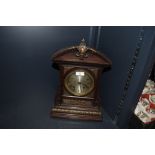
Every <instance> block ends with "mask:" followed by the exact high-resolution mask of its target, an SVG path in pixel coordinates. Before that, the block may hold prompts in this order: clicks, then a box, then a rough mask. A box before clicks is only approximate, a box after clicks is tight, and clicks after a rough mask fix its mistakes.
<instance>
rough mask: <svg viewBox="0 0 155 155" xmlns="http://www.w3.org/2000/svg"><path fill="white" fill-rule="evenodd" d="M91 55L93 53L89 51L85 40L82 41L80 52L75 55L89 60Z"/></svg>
mask: <svg viewBox="0 0 155 155" xmlns="http://www.w3.org/2000/svg"><path fill="white" fill-rule="evenodd" d="M89 54H92V52H90V51H88V48H87V46H86V43H85V40H84V39H82V40H81V43H80V45H79V46H78V51H77V52H76V53H75V55H76V56H77V57H79V58H80V59H83V58H87V57H88V56H89Z"/></svg>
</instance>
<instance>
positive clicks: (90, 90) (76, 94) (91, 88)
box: [64, 69, 95, 97]
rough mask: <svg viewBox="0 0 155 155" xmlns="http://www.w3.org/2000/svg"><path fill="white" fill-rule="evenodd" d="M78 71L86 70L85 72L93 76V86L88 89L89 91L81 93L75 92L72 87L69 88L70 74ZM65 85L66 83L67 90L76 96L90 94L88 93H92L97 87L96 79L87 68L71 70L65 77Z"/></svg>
mask: <svg viewBox="0 0 155 155" xmlns="http://www.w3.org/2000/svg"><path fill="white" fill-rule="evenodd" d="M77 71H80V72H81V71H82V72H85V73H86V74H87V75H88V76H89V77H90V78H91V80H92V81H93V82H92V84H91V87H90V88H89V89H88V91H86V92H84V93H81V94H79V93H75V92H73V91H71V90H70V88H69V87H68V85H67V82H66V81H67V79H68V78H69V76H70V75H72V74H73V73H75V72H77ZM64 85H65V88H66V90H67V91H68V92H69V93H70V94H72V95H74V96H79V97H82V96H86V95H88V94H90V93H91V92H92V90H93V89H94V88H95V80H94V77H93V75H92V74H91V73H90V72H89V71H87V70H86V69H74V70H71V71H70V72H69V73H68V74H67V75H66V76H65V78H64Z"/></svg>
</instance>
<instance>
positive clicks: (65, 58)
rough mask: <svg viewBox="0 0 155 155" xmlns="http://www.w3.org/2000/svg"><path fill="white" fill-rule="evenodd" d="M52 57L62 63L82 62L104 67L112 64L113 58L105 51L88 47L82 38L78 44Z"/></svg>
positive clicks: (54, 60) (55, 61)
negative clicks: (110, 58) (105, 53)
mask: <svg viewBox="0 0 155 155" xmlns="http://www.w3.org/2000/svg"><path fill="white" fill-rule="evenodd" d="M51 59H52V61H53V62H54V63H61V64H62V63H64V64H65V63H72V64H78V63H80V64H85V65H92V66H93V65H94V66H102V67H104V68H106V67H110V66H111V65H112V62H111V60H109V59H108V58H107V57H106V56H105V55H104V54H103V53H101V52H99V51H97V50H95V49H93V48H90V47H87V46H86V43H85V41H84V40H82V41H81V43H80V45H78V46H72V47H68V48H65V49H61V50H59V51H57V52H55V53H54V55H53V56H52V57H51Z"/></svg>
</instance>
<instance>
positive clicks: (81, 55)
mask: <svg viewBox="0 0 155 155" xmlns="http://www.w3.org/2000/svg"><path fill="white" fill-rule="evenodd" d="M51 59H52V61H53V66H54V68H56V69H58V70H59V71H60V85H59V87H58V90H57V93H56V97H55V104H54V107H52V109H51V112H50V115H51V116H52V117H60V118H68V119H78V120H96V121H101V120H102V104H101V99H100V94H99V84H100V83H99V82H100V77H101V73H102V72H103V71H104V69H107V68H109V67H110V66H111V65H112V62H111V60H110V59H108V58H107V57H106V56H105V55H104V54H102V53H100V52H98V51H96V50H95V49H93V48H90V47H87V46H86V44H85V42H84V40H82V42H81V43H80V45H79V46H72V47H69V48H65V49H62V50H60V51H57V52H55V53H54V54H53V56H52V58H51ZM75 70H78V71H79V70H82V71H86V72H89V74H90V75H91V76H92V77H93V79H94V87H93V89H92V90H91V92H89V93H88V94H86V95H84V96H77V95H73V94H72V93H70V92H68V91H67V89H66V88H65V77H66V76H67V75H68V74H69V73H71V72H72V71H75Z"/></svg>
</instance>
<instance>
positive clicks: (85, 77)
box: [65, 70, 94, 96]
mask: <svg viewBox="0 0 155 155" xmlns="http://www.w3.org/2000/svg"><path fill="white" fill-rule="evenodd" d="M65 87H66V89H67V90H68V92H69V93H71V94H73V95H75V96H85V95H87V94H89V93H90V92H91V91H92V90H93V88H94V78H93V76H92V75H91V74H90V73H89V72H88V71H86V70H74V71H72V72H70V73H69V74H67V75H66V77H65Z"/></svg>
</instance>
